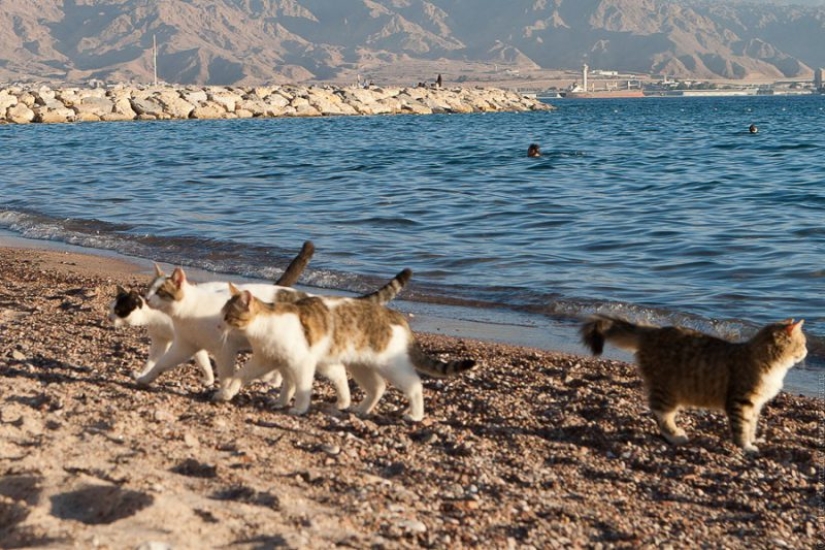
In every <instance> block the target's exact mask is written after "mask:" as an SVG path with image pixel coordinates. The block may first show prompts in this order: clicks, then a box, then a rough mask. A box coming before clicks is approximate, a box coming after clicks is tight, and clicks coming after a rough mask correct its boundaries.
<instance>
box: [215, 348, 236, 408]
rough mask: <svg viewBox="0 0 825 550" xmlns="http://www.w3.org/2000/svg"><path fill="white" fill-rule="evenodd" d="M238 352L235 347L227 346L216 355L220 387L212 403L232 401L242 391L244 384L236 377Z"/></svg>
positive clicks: (216, 368)
mask: <svg viewBox="0 0 825 550" xmlns="http://www.w3.org/2000/svg"><path fill="white" fill-rule="evenodd" d="M237 351H238V350H237V349H236V348H235V347H234V346H226V347H224V348H222V349H221V350H220V351H219V352H218V353H216V354H215V370H216V371H217V374H218V382H219V384H220V387H219V388H218V391H216V392H215V394H214V395H213V396H212V401H230V400H231V399H232V398H233V397H235V396H236V395H237V394H238V392H239V391H241V387H242V386H243V383H242V381H241V379H240V378H238V377H236V376H235V357H236V356H237Z"/></svg>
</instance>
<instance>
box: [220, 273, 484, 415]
mask: <svg viewBox="0 0 825 550" xmlns="http://www.w3.org/2000/svg"><path fill="white" fill-rule="evenodd" d="M223 320H224V323H225V329H226V333H227V334H228V335H232V334H243V335H244V336H245V337H246V338H247V339H248V340H249V343H250V345H251V346H252V358H251V359H250V361H249V362H248V363H247V364H246V365H245V366H244V367H243V368H242V369H241V370H239V371H238V372H237V373H236V374H235V377H234V379H233V380H232V381H231V382H230V383H229V384H227V385H225V386H224V391H226V392H228V395H229V396H230V397H231V395H234V393H235V392H237V391H238V389H240V388H241V387H242V386H243V385H244V384H245V383H246V382H247V381H248V380H254V379H255V378H258V377H260V376H261V375H262V374H264V373H266V372H268V371H271V370H273V369H277V370H279V371H280V372H281V374H282V376H283V378H284V384H285V385H286V387H285V388H282V390H281V396H280V401H279V403H278V405H279V406H282V407H285V406H286V405H287V404H288V403H289V400H290V399H291V398H292V396H293V394H294V395H295V403H294V406H293V408H292V409H291V410H290V412H291V413H292V414H304V413H305V412H306V411H307V409H308V408H309V403H310V394H311V390H312V379H313V374H314V372H315V369H316V367H319V368H320V367H322V366H324V365H327V364H330V363H332V364H338V363H343V364H344V365H346V368H347V370H349V372H350V373H351V374H352V377H353V378H354V379H355V381H356V383H358V385H359V386H360V387H361V388H362V389H363V390H364V392H365V394H366V396H365V398H364V399H363V401H361V403H360V404H359V405H358V406H357V407H356V409H355V412H357V413H359V414H367V413H369V412H370V411H372V409H373V408H374V407H375V405H376V404H377V403H378V401H379V400H380V399H381V396H382V395H383V393H384V391H385V389H386V382H385V380H389V382H391V383H392V384H393V385H395V386H397V387H398V388H399V389H400V390H401V391H402V392H403V393H404V395H405V396H406V398H407V400H408V401H409V408H408V409H407V411H406V413H405V417H406V418H407V419H408V420H411V421H420V420H422V419H423V418H424V392H423V386H422V384H421V379H420V378H419V376H418V374H417V372H416V371H421V372H423V373H425V374H428V375H431V376H435V377H447V376H451V375H454V374H457V373H460V372H463V371H466V370H468V369H471V368H473V367H474V366H475V361H474V360H472V359H462V360H458V361H449V362H445V361H441V360H439V359H436V358H433V357H430V356H428V355H427V354H426V353H424V351H423V350H422V349H421V348H420V346H419V345H418V343H417V342H416V341H415V337H414V336H413V333H412V331H411V330H410V327H409V325H408V324H407V321H406V319H405V318H404V316H403V315H401V314H400V313H398V312H397V311H393V310H391V309H388V308H386V307H383V306H382V305H381V304H380V302H378V301H374V300H363V299H356V298H339V297H311V298H304V299H302V300H298V301H295V302H290V303H284V302H281V303H267V302H266V301H263V300H260V299H259V298H257V297H255V296H254V295H253V293H251V292H249V291H244V290H239V289H237V288H234V287H232V298H231V299H230V300H229V301H227V302H226V305H225V306H224V308H223Z"/></svg>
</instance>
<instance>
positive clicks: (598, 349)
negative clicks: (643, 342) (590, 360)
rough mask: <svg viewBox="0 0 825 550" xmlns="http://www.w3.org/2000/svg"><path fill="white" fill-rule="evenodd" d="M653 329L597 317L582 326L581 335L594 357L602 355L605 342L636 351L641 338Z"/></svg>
mask: <svg viewBox="0 0 825 550" xmlns="http://www.w3.org/2000/svg"><path fill="white" fill-rule="evenodd" d="M652 328H654V327H647V326H642V325H636V324H633V323H631V322H629V321H625V320H624V319H619V318H617V317H607V316H604V315H597V316H594V317H591V318H590V319H589V320H588V321H587V322H586V323H584V324H583V325H582V326H581V328H580V329H579V334H580V335H581V339H582V343H583V344H584V345H585V346H586V347H588V348H589V349H590V351H591V352H592V353H593V355H601V354H602V352H603V351H604V343H605V342H610V343H611V344H613V345H615V346H616V347H618V348H622V349H624V350H627V351H636V350H637V349H638V348H639V338H640V337H641V336H642V335H643V334H645V333H647V332H649V331H650V330H651V329H652Z"/></svg>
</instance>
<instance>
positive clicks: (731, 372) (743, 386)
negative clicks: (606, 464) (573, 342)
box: [580, 315, 808, 452]
mask: <svg viewBox="0 0 825 550" xmlns="http://www.w3.org/2000/svg"><path fill="white" fill-rule="evenodd" d="M803 322H804V321H802V320H800V321H797V322H794V321H793V320H792V319H788V320H785V321H782V322H778V323H772V324H769V325H767V326H765V327H763V328H762V329H760V330H759V331H758V332H757V333H756V334H755V335H754V336H753V337H752V338H750V339H749V340H746V341H744V342H729V341H727V340H723V339H722V338H718V337H716V336H711V335H708V334H703V333H701V332H698V331H695V330H692V329H687V328H681V327H655V326H648V325H639V324H634V323H631V322H628V321H625V320H624V319H619V318H616V317H608V316H604V315H599V316H595V317H593V318H591V319H590V320H588V321H587V322H585V323H584V324H583V325H582V327H581V331H580V333H581V337H582V342H583V343H584V345H585V346H587V347H588V348H589V349H590V351H591V352H593V354H595V355H600V354H601V353H602V351H603V350H604V344H605V342H610V343H612V344H614V345H615V346H617V347H619V348H622V349H624V350H627V351H631V352H634V353H635V356H636V362H637V363H638V366H639V370H640V371H641V374H642V378H643V379H644V383H645V388H646V390H647V397H648V404H649V406H650V410H651V412H652V413H653V415H654V416H655V417H656V421H657V423H658V425H659V430H660V431H661V433H662V435H663V436H664V437H665V439H667V440H668V441H669V442H670V443H671V444H674V445H681V444H684V443H687V441H688V437H687V434H686V433H685V431H684V430H683V429H682V428H680V427H678V426H677V425H676V415H677V413H678V412H679V410H680V409H681V408H683V407H684V408H702V409H718V410H722V411H724V412H725V414H726V415H727V417H728V422H729V423H730V430H731V434H732V436H733V441H734V443H736V445H738V446H739V447H741V448H742V449H743V450H745V451H747V452H758V451H759V449H758V448H757V447H756V446H755V445H754V443H755V442H756V428H757V422H758V421H759V414H760V412H761V411H762V407H763V406H764V405H765V403H767V402H768V401H770V400H771V399H773V398H774V397H775V396H776V395H777V394H778V393H779V391H780V390H781V389H782V383H783V380H784V378H785V374H786V373H787V372H788V370H789V369H790V368H791V367H793V366H794V365H795V364H796V363H798V362H800V361H802V360H803V359H805V356H806V355H807V354H808V350H807V347H806V340H805V334H804V333H803V332H802V324H803Z"/></svg>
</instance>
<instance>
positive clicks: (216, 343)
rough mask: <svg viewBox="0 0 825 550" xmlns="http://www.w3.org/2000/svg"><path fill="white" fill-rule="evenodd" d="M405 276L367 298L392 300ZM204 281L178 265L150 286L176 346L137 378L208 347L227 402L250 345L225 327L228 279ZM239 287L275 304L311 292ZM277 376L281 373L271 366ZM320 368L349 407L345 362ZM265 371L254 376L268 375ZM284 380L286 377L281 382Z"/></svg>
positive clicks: (150, 298) (144, 380)
mask: <svg viewBox="0 0 825 550" xmlns="http://www.w3.org/2000/svg"><path fill="white" fill-rule="evenodd" d="M402 273H404V274H405V275H404V276H403V277H401V278H399V277H396V279H395V280H393V281H391V282H390V283H389V284H387V285H386V286H385V287H384V288H383V289H382V290H381V291H379V292H377V293H373V294H370V295H368V296H367V297H366V298H367V299H366V300H365V301H379V302H382V303H383V301H389V300H392V299H393V298H394V297H395V295H396V294H397V293H398V292H399V291H400V290H401V288H403V286H404V284H406V282H407V281H408V280H409V277H410V274H411V272H409V270H405V271H404V272H402ZM202 287H203V285H196V284H192V283H190V282H189V281H188V279H187V277H186V274H185V273H184V271H183V269H181V268H180V267H178V268H175V270H174V271H173V272H172V274H171V275H169V276H168V277H166V276H161V277H158V279H156V281H155V283H154V284H153V285H152V286H151V287H150V288H149V291H148V292H147V294H146V300H147V302H148V303H149V305H150V307H152V308H155V309H158V310H160V311H162V312H163V313H165V314H166V315H168V316H169V317H170V318H171V319H172V324H173V326H174V334H175V339H174V341H173V342H172V346H171V347H170V348H169V350H168V351H167V352H166V353H165V354H164V355H163V357H161V358H160V359H159V360H158V361H157V363H155V365H154V366H153V367H152V369H151V370H150V371H148V372H146V373H144V375H143V376H141V377H140V378H138V380H137V381H138V383H139V384H141V385H149V384H151V383H152V382H153V381H154V380H155V379H156V378H157V377H158V376H160V375H161V374H163V373H164V372H166V371H168V370H170V369H173V368H175V367H176V366H178V365H179V364H180V363H181V362H183V361H185V360H186V359H188V358H189V357H191V356H192V354H194V353H195V352H196V351H198V350H206V351H208V352H209V353H210V355H212V357H213V359H214V360H215V369H216V371H217V376H218V381H219V389H218V391H217V392H216V393H215V394H214V395H213V399H214V400H215V401H228V400H229V399H231V398H232V396H234V395H235V393H237V389H239V388H237V389H235V390H234V391H228V389H227V387H228V385H229V384H230V383H232V381H233V373H234V370H235V358H236V356H237V354H238V352H239V351H241V350H244V349H250V344H249V342H248V340H247V339H246V337H244V335H243V334H240V333H232V334H229V333H227V332H225V331H224V330H223V329H222V319H223V314H222V312H221V310H222V308H223V306H224V304H225V303H226V301H227V299H228V298H229V285H228V283H224V291H223V292H215V291H214V290H212V289H211V286H210V289H208V290H204V289H203V288H202ZM239 288H241V289H243V290H246V291H248V292H250V293H251V294H252V295H254V296H256V297H258V298H259V299H261V300H265V301H267V302H274V303H282V302H295V301H298V300H300V299H302V298H306V297H308V295H307V294H306V293H304V292H300V291H298V290H295V289H294V288H285V287H279V286H275V285H265V284H246V285H239ZM269 370H270V371H272V374H273V375H276V374H277V375H280V374H279V373H278V372H277V371H273V369H269ZM318 372H319V373H320V374H322V375H323V376H325V377H326V378H328V379H329V380H330V382H332V384H333V386H334V387H335V390H336V392H337V395H338V401H337V404H336V405H337V406H338V408H340V409H346V408H347V407H349V405H350V391H349V382H348V380H347V374H346V370H345V369H344V367H343V365H341V364H334V363H329V364H325V365H323V366H322V367H321V368H319V369H318ZM265 374H268V373H264V374H262V375H261V376H256V377H254V378H252V379H249V380H253V379H255V378H258V379H264V380H265V379H266V378H267V376H265ZM283 383H284V382H282V384H283Z"/></svg>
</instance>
